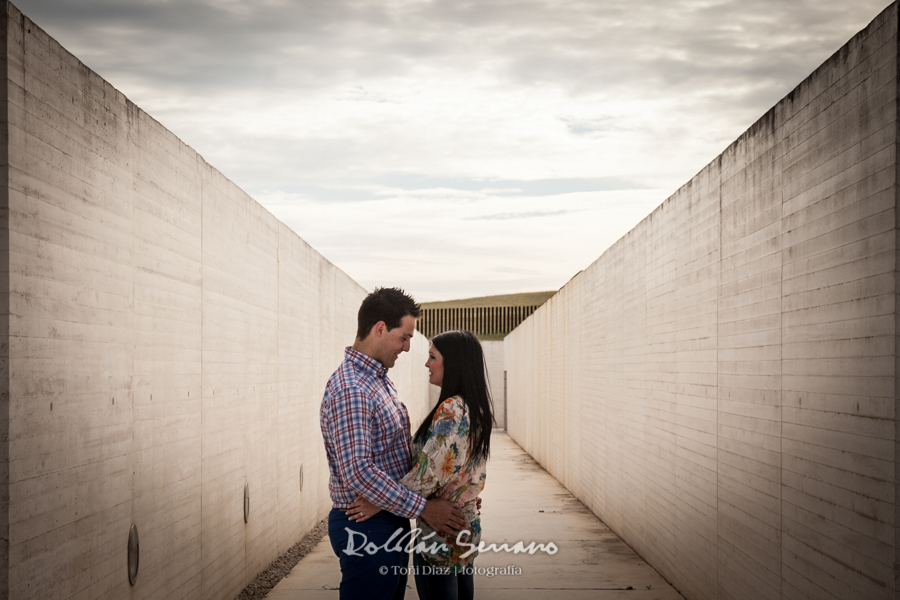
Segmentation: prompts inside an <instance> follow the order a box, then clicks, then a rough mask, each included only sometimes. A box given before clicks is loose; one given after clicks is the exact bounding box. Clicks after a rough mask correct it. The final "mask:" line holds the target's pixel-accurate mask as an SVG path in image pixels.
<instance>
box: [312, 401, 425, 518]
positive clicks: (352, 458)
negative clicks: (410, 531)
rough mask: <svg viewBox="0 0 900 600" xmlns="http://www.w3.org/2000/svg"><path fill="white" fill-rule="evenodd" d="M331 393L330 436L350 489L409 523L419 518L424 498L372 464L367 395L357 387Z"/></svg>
mask: <svg viewBox="0 0 900 600" xmlns="http://www.w3.org/2000/svg"><path fill="white" fill-rule="evenodd" d="M332 392H333V393H332V397H331V418H330V419H329V421H328V425H329V434H330V435H331V439H332V440H333V441H334V447H335V449H336V450H335V455H336V456H335V461H336V463H337V465H336V466H337V469H338V471H339V472H340V473H341V475H342V476H343V477H344V479H345V481H346V483H347V485H349V486H350V487H352V488H353V489H354V490H356V491H357V492H358V493H359V494H360V495H362V496H363V497H364V498H366V499H367V500H369V501H370V502H371V503H372V504H374V505H375V506H377V507H379V508H382V509H384V510H387V511H388V512H391V513H393V514H395V515H399V516H401V517H406V518H409V519H411V518H415V517H418V516H419V515H420V514H421V513H422V511H423V510H425V506H426V501H425V498H423V497H422V496H420V495H418V494H415V493H413V492H410V491H408V490H407V489H406V488H404V487H403V486H401V485H400V484H399V483H397V482H396V481H394V480H393V479H391V478H390V477H389V476H388V475H387V474H386V473H384V471H381V470H380V469H378V468H376V467H375V465H374V464H373V462H372V448H371V444H370V440H371V439H372V436H371V431H370V426H371V425H370V423H371V420H370V408H369V406H368V402H367V400H366V397H365V395H364V394H363V393H362V392H361V391H360V390H359V389H358V388H357V387H355V386H335V389H333V390H332Z"/></svg>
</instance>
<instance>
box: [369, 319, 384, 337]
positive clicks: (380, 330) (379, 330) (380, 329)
mask: <svg viewBox="0 0 900 600" xmlns="http://www.w3.org/2000/svg"><path fill="white" fill-rule="evenodd" d="M387 330H388V328H387V323H385V322H384V321H378V322H377V323H375V325H374V326H373V327H372V333H374V334H375V337H376V338H378V339H381V338H382V337H384V334H385V333H387Z"/></svg>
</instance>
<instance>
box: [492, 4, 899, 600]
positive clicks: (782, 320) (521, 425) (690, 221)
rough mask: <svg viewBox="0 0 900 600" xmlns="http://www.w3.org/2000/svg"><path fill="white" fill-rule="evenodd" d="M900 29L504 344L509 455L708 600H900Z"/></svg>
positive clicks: (849, 62)
mask: <svg viewBox="0 0 900 600" xmlns="http://www.w3.org/2000/svg"><path fill="white" fill-rule="evenodd" d="M897 22H898V11H897V4H896V3H895V4H892V5H891V6H889V7H888V8H887V9H886V10H885V11H884V12H883V13H882V14H881V15H879V16H878V17H877V18H876V19H875V20H874V21H873V22H872V23H871V24H870V26H869V27H868V28H866V29H865V30H864V31H862V32H861V33H859V34H858V35H857V36H855V37H854V38H853V39H852V40H851V41H850V42H848V43H847V45H846V46H844V47H843V48H842V49H841V50H840V51H838V52H837V53H836V54H835V55H834V56H833V57H832V58H831V59H829V60H828V61H826V62H825V63H824V64H823V65H822V66H821V67H820V68H818V69H817V70H816V71H815V72H814V73H813V74H812V75H811V76H810V77H809V78H807V79H806V80H805V81H804V82H803V83H801V84H800V85H799V86H798V87H797V88H796V89H795V90H794V91H793V92H792V93H791V94H790V95H788V96H787V97H786V98H785V99H784V100H782V101H781V102H779V103H778V104H777V105H776V106H775V107H774V108H772V109H771V110H770V111H769V112H768V113H766V115H764V116H763V118H762V119H760V121H759V122H758V123H756V124H755V125H754V126H753V127H751V128H750V130H749V131H747V132H746V133H745V134H744V135H743V136H742V137H741V138H740V139H739V140H737V141H736V142H735V143H733V144H732V145H731V146H730V147H729V148H728V149H727V150H726V151H725V152H724V153H723V154H722V155H721V156H719V157H718V158H717V159H716V160H714V161H713V162H712V163H710V164H709V165H708V166H707V167H706V168H704V169H703V170H702V171H701V172H700V173H699V174H698V175H697V176H696V177H694V178H693V179H692V180H691V181H690V182H688V184H686V185H685V186H684V187H682V188H681V189H680V190H678V192H677V193H675V194H674V195H673V196H672V197H671V198H669V199H668V200H666V201H665V202H664V203H663V204H662V205H661V206H660V207H659V208H658V209H657V210H656V211H654V212H653V214H651V215H650V216H649V217H647V218H646V219H645V220H644V221H643V222H642V223H641V224H639V225H638V226H637V227H636V228H635V229H634V230H632V231H631V232H630V233H629V234H627V235H626V236H625V237H624V238H623V239H622V240H620V241H619V242H618V243H617V244H615V245H614V246H612V247H611V248H610V249H609V250H607V251H606V252H605V253H604V254H603V255H602V256H601V257H600V258H599V259H598V260H597V261H596V262H595V263H594V264H592V265H591V266H590V267H589V268H587V269H586V270H585V271H584V272H583V273H581V274H580V275H579V276H577V277H576V278H574V279H573V280H572V281H571V282H570V283H569V284H567V285H566V286H565V287H564V288H563V289H562V290H561V291H560V292H559V293H558V294H557V295H556V296H554V297H553V298H551V299H550V300H549V301H548V302H547V304H545V305H544V306H543V307H542V308H540V309H539V310H538V311H537V312H536V313H535V314H534V315H533V316H532V317H530V318H529V319H528V320H526V321H525V322H524V323H523V324H522V325H521V326H519V327H518V328H517V329H516V330H514V331H513V332H512V333H511V334H510V335H509V336H508V337H507V338H506V344H507V370H508V377H509V395H508V413H509V423H508V424H507V428H508V430H509V432H510V434H511V435H512V437H513V438H514V439H515V440H516V441H517V442H518V443H519V444H521V445H522V447H523V448H524V449H525V450H527V451H528V452H529V453H530V454H532V455H533V456H534V457H535V458H536V459H537V460H538V461H539V462H540V463H541V464H542V465H543V466H544V467H545V468H547V469H548V470H549V471H550V472H551V473H553V474H554V475H555V476H556V477H557V478H558V479H559V480H560V481H561V482H562V483H563V484H564V485H565V486H566V487H567V488H568V489H569V490H571V491H572V492H573V493H574V494H575V495H576V496H577V497H578V498H580V499H581V500H582V501H584V502H585V504H586V505H587V506H588V507H589V508H590V509H591V510H592V511H594V512H595V513H596V514H597V515H598V516H599V517H600V518H601V519H603V520H604V521H605V522H606V523H607V524H608V525H609V526H610V527H611V528H612V529H614V530H615V531H616V532H617V533H618V534H620V535H621V536H622V537H623V538H624V539H625V541H626V542H628V543H629V544H630V545H631V546H633V547H634V548H635V549H636V550H637V551H638V552H639V553H640V554H641V555H642V556H643V557H644V558H645V559H646V560H647V561H648V562H650V563H651V564H652V565H654V566H655V567H656V568H657V569H659V570H660V572H661V573H662V574H663V575H664V576H665V577H666V578H667V579H669V580H670V581H671V582H672V583H673V584H674V585H675V586H676V587H677V588H678V589H679V590H680V591H681V592H682V593H683V594H684V595H685V597H686V598H688V599H691V600H698V599H711V598H720V599H721V598H734V599H758V598H772V599H774V598H808V599H810V600H820V599H833V598H847V599H849V598H867V599H869V598H872V599H874V598H878V599H888V598H892V599H893V598H897V597H900V585H898V582H897V579H896V573H897V572H900V571H898V569H897V565H898V528H897V524H898V515H900V502H898V487H897V483H898V472H900V460H898V449H900V445H898V442H900V436H898V434H897V431H898V428H900V418H898V417H900V413H898V410H897V409H898V396H897V369H898V363H897V360H898V353H897V342H898V339H900V338H898V336H897V333H898V329H897V328H898V326H900V323H898V320H897V300H898V296H897V293H898V288H897V281H898V279H897V266H898V264H900V263H898V251H900V244H898V238H897V236H898V231H900V229H898V225H897V222H898V221H897V219H898V211H897V184H896V182H897V168H898V161H897V106H898V105H897V98H898V96H897V69H898V64H897V52H898V47H897Z"/></svg>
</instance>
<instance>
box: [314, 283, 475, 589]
mask: <svg viewBox="0 0 900 600" xmlns="http://www.w3.org/2000/svg"><path fill="white" fill-rule="evenodd" d="M418 316H419V306H418V305H417V304H416V302H415V300H413V299H412V298H411V297H410V296H408V295H407V294H406V293H405V292H404V291H403V290H400V289H396V288H378V289H376V290H375V291H374V292H372V293H371V294H369V295H368V296H367V297H366V299H365V300H363V303H362V305H361V306H360V307H359V314H358V316H357V322H358V327H357V332H356V340H355V341H354V343H353V346H352V347H349V348H347V349H345V351H344V362H342V363H341V366H340V367H339V368H338V370H337V371H335V372H334V374H333V375H332V376H331V379H329V380H328V385H327V386H326V387H325V396H324V398H323V399H322V407H321V409H320V411H319V422H320V425H321V428H322V437H323V438H324V439H325V451H326V453H327V455H328V469H329V472H330V477H329V480H328V489H329V491H330V492H331V500H332V502H333V503H334V507H333V508H332V510H331V513H330V514H329V517H328V535H329V537H330V538H331V546H332V548H333V549H334V552H335V554H337V556H338V558H339V559H340V563H341V591H340V597H341V599H342V600H344V599H352V600H356V599H361V598H373V599H377V598H383V599H384V600H391V599H395V600H402V598H403V597H404V594H405V593H406V580H407V574H406V567H407V565H408V564H409V555H408V554H407V553H406V552H399V551H397V549H396V548H394V546H396V545H398V544H397V542H398V541H399V542H400V544H399V545H401V546H405V545H406V543H407V542H408V541H409V536H406V537H405V538H403V540H402V541H401V540H400V538H401V537H403V536H404V535H406V534H407V533H408V532H409V519H411V518H421V519H424V520H425V521H427V522H428V523H429V524H431V525H433V526H434V527H435V528H436V529H444V530H449V531H456V530H459V529H461V528H463V527H465V526H466V521H465V519H464V517H463V516H462V513H461V512H460V511H459V510H458V508H457V507H456V506H455V505H454V504H452V503H450V502H449V501H447V500H442V499H432V500H426V499H425V498H423V497H422V496H419V495H417V494H414V493H412V492H410V491H408V490H406V489H405V488H404V487H403V486H401V485H400V484H398V483H397V481H398V480H399V479H400V478H401V477H403V475H406V473H407V472H408V471H409V469H410V466H411V459H412V457H411V449H410V426H409V416H408V414H407V412H406V407H405V406H404V405H403V403H401V402H400V400H399V399H398V398H397V390H396V389H395V388H394V384H393V383H391V380H390V379H388V377H387V371H388V369H390V368H391V367H393V366H394V363H395V362H396V361H397V357H399V356H400V353H401V352H408V351H409V344H410V340H411V339H412V336H413V334H414V332H415V329H416V318H418ZM357 494H359V495H361V496H363V497H365V498H366V499H367V500H368V501H369V502H371V503H372V504H374V505H375V506H378V507H379V508H381V509H383V510H382V511H381V512H380V513H378V514H377V515H375V516H374V517H372V518H371V519H369V520H367V521H365V522H363V523H356V522H353V521H351V520H350V519H349V518H348V516H347V514H346V509H347V507H348V506H350V504H352V503H353V501H354V500H356V497H357ZM398 532H399V533H398ZM392 536H393V541H391V542H390V544H388V541H389V540H391V538H392ZM386 545H387V546H388V547H385V546H386ZM363 547H365V549H364V548H363ZM372 548H377V551H375V552H374V553H372V554H370V552H369V551H368V550H370V549H372Z"/></svg>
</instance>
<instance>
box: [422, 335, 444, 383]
mask: <svg viewBox="0 0 900 600" xmlns="http://www.w3.org/2000/svg"><path fill="white" fill-rule="evenodd" d="M425 366H426V367H427V368H428V383H430V384H431V385H436V386H438V387H441V381H443V380H444V357H443V356H441V353H440V352H438V349H437V348H435V347H434V344H432V345H431V348H429V349H428V360H426V361H425Z"/></svg>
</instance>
